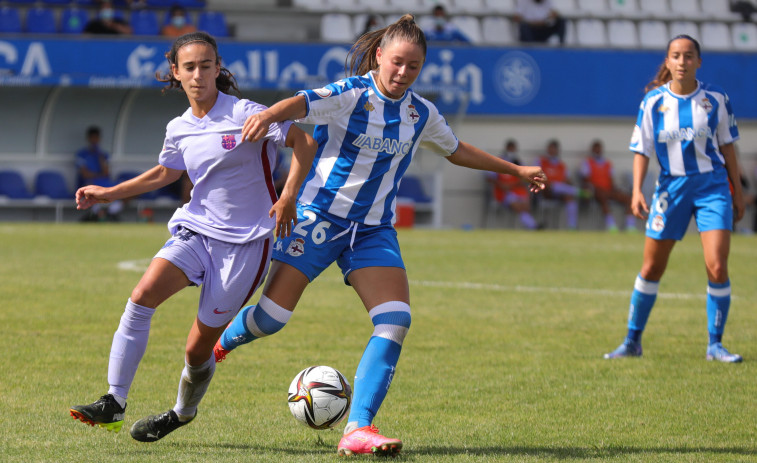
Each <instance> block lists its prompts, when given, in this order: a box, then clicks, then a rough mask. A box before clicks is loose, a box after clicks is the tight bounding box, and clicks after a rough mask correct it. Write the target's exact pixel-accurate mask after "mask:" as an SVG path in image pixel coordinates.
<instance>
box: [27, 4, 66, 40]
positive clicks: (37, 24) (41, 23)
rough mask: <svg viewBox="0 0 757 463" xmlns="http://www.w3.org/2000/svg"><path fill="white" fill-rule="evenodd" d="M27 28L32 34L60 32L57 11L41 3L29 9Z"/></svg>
mask: <svg viewBox="0 0 757 463" xmlns="http://www.w3.org/2000/svg"><path fill="white" fill-rule="evenodd" d="M25 30H26V32H28V33H30V34H55V33H56V32H58V25H57V24H56V21H55V13H54V12H53V10H51V9H49V8H45V7H44V6H41V5H40V6H36V7H34V8H32V9H30V10H27V12H26V28H25Z"/></svg>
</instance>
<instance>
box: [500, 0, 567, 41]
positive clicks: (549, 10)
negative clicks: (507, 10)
mask: <svg viewBox="0 0 757 463" xmlns="http://www.w3.org/2000/svg"><path fill="white" fill-rule="evenodd" d="M513 20H515V22H517V23H518V37H519V40H520V41H521V42H525V43H528V42H546V41H548V40H549V38H550V37H552V36H556V37H557V39H558V40H559V41H560V44H564V43H565V19H563V18H562V17H561V16H560V14H559V13H558V11H557V10H555V8H554V6H553V5H552V0H518V6H517V9H516V13H515V15H514V16H513Z"/></svg>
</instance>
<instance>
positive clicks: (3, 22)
mask: <svg viewBox="0 0 757 463" xmlns="http://www.w3.org/2000/svg"><path fill="white" fill-rule="evenodd" d="M20 32H21V16H20V15H19V14H18V10H17V9H15V8H11V7H9V6H3V7H0V33H6V34H18V33H20Z"/></svg>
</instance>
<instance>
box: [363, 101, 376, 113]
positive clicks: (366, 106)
mask: <svg viewBox="0 0 757 463" xmlns="http://www.w3.org/2000/svg"><path fill="white" fill-rule="evenodd" d="M363 109H365V110H366V111H373V110H374V109H376V107H375V106H373V104H371V102H370V101H366V102H365V104H364V105H363Z"/></svg>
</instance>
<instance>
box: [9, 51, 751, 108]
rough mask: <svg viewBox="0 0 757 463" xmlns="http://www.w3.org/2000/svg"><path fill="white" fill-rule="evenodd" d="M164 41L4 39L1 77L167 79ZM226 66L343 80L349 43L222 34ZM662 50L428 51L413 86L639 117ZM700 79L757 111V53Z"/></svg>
mask: <svg viewBox="0 0 757 463" xmlns="http://www.w3.org/2000/svg"><path fill="white" fill-rule="evenodd" d="M170 44H171V43H170V42H169V41H166V40H163V39H153V40H150V39H142V38H140V39H134V38H131V39H120V38H113V39H108V38H97V39H91V38H74V39H55V40H36V39H28V38H8V39H4V40H0V85H2V86H30V85H72V86H89V87H148V86H161V85H162V84H160V83H159V82H157V81H156V80H155V78H154V75H155V71H156V70H157V71H162V72H165V71H166V70H167V65H166V60H165V57H164V53H165V52H166V51H168V49H169V47H170ZM219 49H220V53H221V56H222V57H223V62H224V65H225V66H226V67H227V68H229V69H230V70H231V71H232V72H233V73H234V74H235V76H236V77H237V79H238V81H239V83H240V86H241V87H242V88H246V89H284V90H292V91H294V90H298V89H301V88H314V87H318V86H321V85H323V84H325V83H327V82H331V81H334V80H337V79H339V78H340V77H342V76H343V72H344V67H343V65H344V59H345V57H346V55H347V52H348V46H333V45H323V44H317V45H305V44H297V45H295V44H270V43H239V42H223V41H222V42H220V43H219ZM662 59H663V50H659V51H623V50H580V49H558V48H533V49H531V48H523V49H502V48H478V47H476V48H473V47H438V46H434V45H432V46H431V47H430V49H429V53H428V57H427V62H426V65H425V66H424V69H423V72H422V74H421V76H420V77H419V79H418V81H417V83H416V85H415V90H416V91H418V92H419V93H421V94H425V95H427V96H429V97H431V98H433V99H434V101H436V102H437V104H438V105H439V106H440V108H441V109H442V110H443V111H447V112H451V111H456V110H457V109H458V108H459V107H460V105H461V102H465V103H467V107H466V108H465V109H466V111H467V113H468V114H477V115H533V116H589V117H604V116H624V117H627V116H629V115H630V116H635V114H636V111H637V109H638V105H639V102H640V100H641V98H642V97H643V88H644V86H645V84H646V83H647V82H648V81H649V80H650V79H651V78H652V77H653V75H654V74H655V72H656V70H657V68H658V66H659V65H660V63H661V62H662ZM703 61H704V62H703V66H702V69H701V70H700V72H699V77H700V79H701V80H704V81H708V82H711V83H714V84H718V85H720V86H722V87H723V88H724V89H725V90H726V92H727V93H728V94H729V96H730V97H731V100H732V103H733V107H734V111H735V112H736V115H737V117H738V118H740V119H757V55H755V54H740V53H707V52H706V51H705V54H704V56H703Z"/></svg>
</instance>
